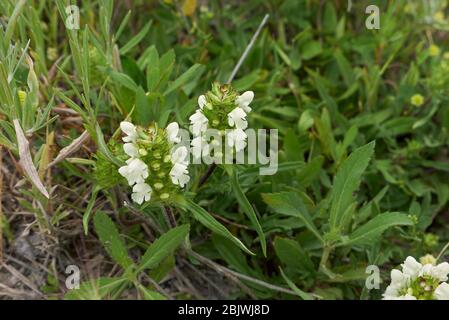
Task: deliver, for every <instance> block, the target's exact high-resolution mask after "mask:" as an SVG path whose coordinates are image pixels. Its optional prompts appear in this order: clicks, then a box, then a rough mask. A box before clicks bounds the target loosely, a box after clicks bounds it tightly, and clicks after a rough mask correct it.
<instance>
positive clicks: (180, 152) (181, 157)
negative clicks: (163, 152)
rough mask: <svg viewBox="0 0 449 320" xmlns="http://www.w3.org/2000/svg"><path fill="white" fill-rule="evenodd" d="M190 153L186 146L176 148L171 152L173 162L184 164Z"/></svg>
mask: <svg viewBox="0 0 449 320" xmlns="http://www.w3.org/2000/svg"><path fill="white" fill-rule="evenodd" d="M188 153H189V151H188V150H187V148H186V147H184V146H182V147H178V148H176V150H175V151H174V152H173V153H172V154H171V162H172V163H173V164H174V163H183V164H184V163H185V162H186V158H187V154H188Z"/></svg>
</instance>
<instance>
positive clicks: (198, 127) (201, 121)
mask: <svg viewBox="0 0 449 320" xmlns="http://www.w3.org/2000/svg"><path fill="white" fill-rule="evenodd" d="M189 120H190V123H191V124H192V126H191V128H190V129H191V131H192V133H193V134H194V135H196V136H199V135H200V134H201V132H204V131H206V130H207V124H208V122H209V120H208V119H207V118H206V117H205V116H204V114H203V113H202V112H201V110H196V112H195V113H194V114H192V115H191V116H190V118H189Z"/></svg>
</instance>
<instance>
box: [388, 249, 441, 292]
mask: <svg viewBox="0 0 449 320" xmlns="http://www.w3.org/2000/svg"><path fill="white" fill-rule="evenodd" d="M432 258H433V257H432ZM421 261H434V262H435V259H434V258H433V259H429V256H426V259H421ZM401 266H402V271H400V270H397V269H393V270H392V271H391V283H390V285H389V286H388V287H387V289H386V290H385V293H384V294H383V299H384V300H449V284H447V283H446V282H444V281H447V280H448V277H447V275H448V274H449V264H448V263H447V262H443V263H440V264H438V265H434V264H432V263H427V264H425V265H422V264H421V263H419V262H417V261H416V259H415V258H413V257H407V258H406V259H405V261H404V263H403V264H402V265H401Z"/></svg>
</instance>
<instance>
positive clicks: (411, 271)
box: [401, 256, 422, 278]
mask: <svg viewBox="0 0 449 320" xmlns="http://www.w3.org/2000/svg"><path fill="white" fill-rule="evenodd" d="M401 266H402V272H403V273H404V274H406V275H408V276H410V277H412V278H416V277H417V276H418V275H419V272H420V271H421V268H422V264H421V263H419V262H418V261H416V259H415V258H413V257H410V256H409V257H407V259H405V261H404V263H403V264H401Z"/></svg>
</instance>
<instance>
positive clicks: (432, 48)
mask: <svg viewBox="0 0 449 320" xmlns="http://www.w3.org/2000/svg"><path fill="white" fill-rule="evenodd" d="M440 52H441V50H440V48H439V47H438V46H436V45H434V44H432V45H431V46H430V47H429V55H430V56H431V57H436V56H438V55H440Z"/></svg>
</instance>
